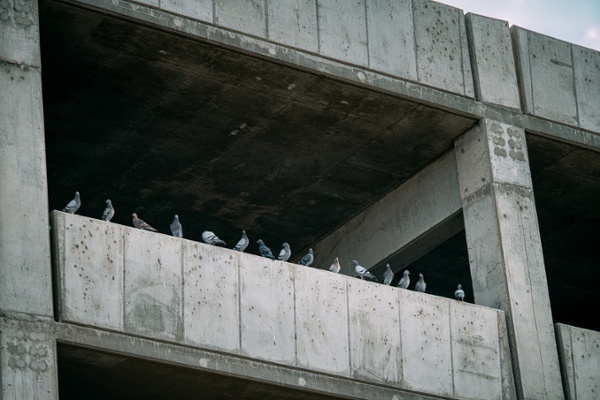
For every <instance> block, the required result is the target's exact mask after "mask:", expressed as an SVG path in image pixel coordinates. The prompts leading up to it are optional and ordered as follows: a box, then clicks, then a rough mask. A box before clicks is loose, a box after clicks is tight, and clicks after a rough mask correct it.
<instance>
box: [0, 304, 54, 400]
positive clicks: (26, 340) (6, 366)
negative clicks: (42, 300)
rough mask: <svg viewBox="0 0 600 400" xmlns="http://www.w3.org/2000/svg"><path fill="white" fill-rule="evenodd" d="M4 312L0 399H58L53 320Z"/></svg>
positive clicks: (0, 322)
mask: <svg viewBox="0 0 600 400" xmlns="http://www.w3.org/2000/svg"><path fill="white" fill-rule="evenodd" d="M8 314H9V315H7V314H4V313H2V315H0V366H1V368H0V382H1V383H2V391H1V392H0V398H2V399H3V400H22V399H32V400H52V399H58V381H57V368H56V340H55V335H56V329H55V326H54V321H49V320H47V319H39V318H36V317H31V316H26V315H24V314H13V315H10V313H8Z"/></svg>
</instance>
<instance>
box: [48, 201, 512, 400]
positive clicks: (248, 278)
mask: <svg viewBox="0 0 600 400" xmlns="http://www.w3.org/2000/svg"><path fill="white" fill-rule="evenodd" d="M53 220H54V221H55V222H57V221H58V222H57V223H56V225H55V227H54V229H56V230H57V236H56V238H57V242H56V246H57V248H59V249H60V248H63V249H66V248H68V251H67V250H63V251H64V254H65V257H64V258H58V260H57V261H58V262H59V264H58V265H57V266H56V267H57V269H58V275H59V279H60V281H61V283H62V284H61V294H60V296H59V304H58V306H59V317H60V319H61V321H62V320H63V318H62V310H68V312H69V318H70V319H69V322H73V323H76V324H83V325H90V324H89V323H88V322H87V321H89V317H88V315H87V314H88V310H87V308H90V309H93V310H94V313H97V314H98V315H104V313H105V312H110V310H112V309H113V307H112V306H111V305H110V304H107V303H106V302H103V301H102V300H101V296H100V293H101V290H102V287H101V286H100V285H99V286H98V288H97V290H96V293H89V294H88V295H87V296H86V298H85V299H83V301H82V298H81V295H79V294H80V293H82V292H85V289H88V291H90V290H91V291H93V290H94V287H95V286H94V285H88V284H87V282H86V281H85V280H83V279H81V278H80V277H79V276H78V275H76V274H72V273H71V272H70V269H71V268H72V265H73V261H71V258H73V259H74V260H77V262H79V260H81V259H83V258H85V254H87V253H88V252H89V251H93V249H90V248H89V246H88V249H86V248H85V246H81V245H80V243H79V244H78V242H77V241H76V240H73V239H72V238H73V235H74V233H77V232H81V233H82V234H85V233H86V232H88V231H90V232H96V228H97V226H99V227H100V228H99V229H100V230H101V229H105V227H106V226H110V227H114V229H115V230H116V231H119V232H120V231H122V232H123V238H122V241H123V245H122V247H123V249H124V250H123V252H124V254H125V256H124V257H123V262H124V266H123V273H124V277H125V278H124V279H125V281H124V285H123V288H124V289H123V293H122V298H121V299H120V300H121V301H122V302H123V305H124V306H123V309H124V311H125V312H124V315H123V319H124V320H123V323H122V329H115V324H113V323H110V321H109V320H105V321H107V322H106V323H107V326H101V325H102V324H100V323H96V324H94V325H95V326H96V327H97V328H100V329H102V328H106V329H110V330H113V331H121V332H123V333H124V334H126V335H134V336H142V337H145V338H150V339H152V338H156V339H160V340H161V341H168V342H172V343H175V345H173V346H175V347H177V346H179V345H184V346H186V348H187V349H189V348H190V347H193V348H202V349H207V350H210V351H218V352H224V353H226V354H229V356H226V357H225V356H223V357H225V358H228V359H231V358H232V357H240V356H242V358H244V359H247V358H248V357H249V358H252V361H251V362H252V363H259V364H260V363H263V362H264V363H268V364H276V365H277V366H280V367H281V368H291V369H293V370H294V371H297V372H295V374H300V375H298V376H296V380H297V381H296V383H295V384H300V386H303V385H305V384H306V381H303V380H301V379H299V378H300V377H302V376H303V374H305V372H300V371H309V370H310V371H312V372H311V374H317V375H318V374H320V373H324V374H326V375H330V376H335V377H336V379H340V378H343V379H347V378H352V379H354V380H356V381H360V382H364V383H365V384H376V385H384V386H385V387H388V388H395V389H396V390H409V391H412V392H416V393H420V394H421V395H424V396H426V395H429V396H450V397H456V398H473V399H474V398H476V395H477V394H478V393H482V391H483V390H487V392H488V393H494V396H496V394H502V395H498V396H496V397H494V398H502V399H504V398H507V399H510V398H515V397H514V390H512V389H511V385H510V375H511V372H510V370H507V369H506V365H502V363H501V362H500V360H501V359H503V358H504V354H506V353H507V352H508V342H507V340H506V337H505V336H504V331H500V330H499V329H498V325H499V324H501V323H502V321H503V318H504V314H503V313H502V312H499V311H497V310H493V309H490V308H484V307H479V306H473V305H471V304H467V303H458V302H456V301H455V300H450V299H447V298H443V297H437V296H431V295H427V294H421V293H417V292H414V291H400V290H399V289H396V288H394V287H386V286H381V285H379V284H375V283H370V282H366V281H360V280H358V279H355V278H352V277H349V276H346V275H342V274H332V273H330V272H328V271H322V270H319V269H315V268H306V267H303V266H300V265H297V264H290V263H287V262H281V261H273V260H268V259H265V258H262V257H258V256H254V255H251V254H243V253H238V252H235V251H232V250H229V249H223V248H218V247H214V246H208V245H205V244H201V243H195V242H192V241H189V240H186V239H178V238H173V237H169V236H166V235H163V234H160V233H152V232H146V231H140V230H136V229H134V228H129V227H123V226H119V225H117V224H114V223H110V224H107V223H105V222H103V221H100V220H92V219H90V218H87V217H81V216H78V215H70V214H65V213H62V212H54V218H53ZM60 221H62V222H60ZM84 225H85V228H84V227H83V226H84ZM65 227H67V228H68V229H65ZM61 229H62V230H61ZM67 240H68V241H67ZM86 240H87V238H86ZM84 243H86V242H85V241H84ZM90 243H91V242H90ZM108 245H110V246H111V248H112V249H118V246H117V247H115V246H113V244H111V243H105V244H104V247H105V248H104V249H101V250H100V251H99V253H100V254H102V256H101V257H100V258H105V263H107V264H110V260H109V258H108V257H104V255H105V254H107V253H108V252H109V250H108V249H107V246H108ZM77 246H79V247H77ZM98 247H102V244H98ZM134 249H135V250H134ZM84 251H85V254H84V253H83V252H84ZM62 263H64V264H62ZM97 268H101V267H97ZM181 271H184V272H183V274H182V273H181ZM77 286H84V287H85V288H84V289H82V288H77ZM181 298H183V299H184V300H183V306H181V300H180V299H181ZM372 298H375V299H376V301H373V300H372ZM94 299H99V300H96V301H92V300H94ZM103 308H105V310H103ZM238 310H239V311H238ZM78 315H80V316H81V318H78ZM475 321H477V322H475ZM213 323H214V326H213V325H212V324H213ZM473 323H476V325H475V326H473V328H471V327H470V326H471V324H473ZM69 329H71V328H69ZM72 329H75V328H72ZM103 335H105V334H103ZM109 336H110V335H109ZM125 337H128V336H125ZM221 338H222V340H220V339H221ZM238 338H239V346H238V342H237V340H238ZM96 340H97V341H98V343H100V344H101V343H103V342H104V340H105V339H103V338H102V337H101V336H98V337H96V338H95V339H94V341H96ZM86 341H89V338H87V339H86ZM86 341H83V343H82V344H86ZM129 343H130V340H129V339H127V340H124V341H123V342H121V343H120V344H119V346H120V347H119V351H124V352H126V353H127V352H129V351H130V349H129ZM87 345H89V346H92V345H93V346H97V344H93V343H91V342H87ZM173 346H171V347H168V348H169V349H173ZM150 347H152V349H150V350H149V351H150V352H151V351H160V350H159V349H157V347H156V345H152V346H150ZM100 348H105V349H107V350H109V349H111V344H110V343H105V344H104V345H100ZM194 351H196V352H197V351H198V350H194ZM136 352H139V350H136ZM466 353H469V354H476V355H481V356H484V358H485V362H481V363H478V364H477V365H476V368H477V371H478V374H479V375H477V374H475V373H474V370H473V369H472V368H471V367H472V366H471V364H470V362H471V361H470V360H465V357H466V356H463V355H464V354H466ZM141 356H142V357H150V358H153V357H155V356H156V355H154V356H151V355H150V353H144V352H142V353H141ZM179 356H180V355H179V350H177V351H175V352H173V353H170V352H169V353H166V354H165V355H163V356H162V357H163V361H167V362H175V363H183V364H186V363H187V362H186V361H185V360H186V359H187V358H186V357H187V356H186V357H184V358H183V359H181V360H180V359H179V358H177V357H179ZM213 357H214V355H212V356H202V357H201V358H199V359H195V360H194V361H193V362H194V365H195V366H198V363H199V365H200V367H202V368H207V367H208V366H209V365H212V361H211V360H212V359H213ZM198 360H200V361H198ZM222 361H223V360H221V361H219V362H222ZM238 362H239V361H235V363H238ZM246 362H250V361H246ZM220 365H222V364H220ZM261 365H262V364H261ZM215 368H217V369H218V370H222V368H225V367H223V366H219V364H218V363H217V365H215ZM227 368H230V366H227ZM277 368H279V367H277ZM277 368H275V367H274V370H277ZM470 368H471V369H470ZM250 375H251V376H250V378H251V377H252V376H253V375H252V374H250ZM463 375H464V376H463ZM268 376H269V375H268V374H267V376H265V377H263V378H262V380H267V381H270V380H271V378H269V377H268ZM277 379H280V378H277ZM302 379H306V378H304V377H303V378H302ZM277 382H279V381H277ZM301 382H304V383H301ZM473 385H476V386H477V387H476V388H474V387H473ZM337 390H338V389H331V391H330V392H329V393H331V394H343V392H337ZM366 397H370V396H366Z"/></svg>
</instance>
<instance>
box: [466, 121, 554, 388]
mask: <svg viewBox="0 0 600 400" xmlns="http://www.w3.org/2000/svg"><path fill="white" fill-rule="evenodd" d="M456 160H457V167H458V175H459V181H460V194H461V198H462V202H463V213H464V220H465V231H466V238H467V248H468V252H469V260H470V267H471V276H472V278H473V290H474V297H475V302H476V303H477V304H481V305H486V306H488V307H494V308H499V309H501V310H504V311H505V312H506V316H507V321H508V332H509V337H510V343H511V351H512V360H513V365H514V368H515V374H516V375H515V376H516V381H517V391H518V393H519V398H524V399H528V398H557V399H558V398H562V393H563V391H562V385H561V384H560V371H559V369H558V356H557V351H556V342H555V338H554V328H553V325H552V313H551V309H550V299H549V294H548V286H547V280H546V272H545V270H544V260H543V254H542V245H541V239H540V234H539V226H538V221H537V214H536V209H535V201H534V198H533V191H532V184H531V173H530V171H529V164H528V155H527V145H526V141H525V133H524V131H523V130H521V129H517V128H515V127H513V126H508V125H505V124H502V123H499V122H497V121H491V120H484V121H482V123H481V124H480V126H478V127H476V128H474V129H472V130H471V131H469V132H468V133H466V134H465V135H463V136H462V137H461V138H459V139H458V140H457V141H456Z"/></svg>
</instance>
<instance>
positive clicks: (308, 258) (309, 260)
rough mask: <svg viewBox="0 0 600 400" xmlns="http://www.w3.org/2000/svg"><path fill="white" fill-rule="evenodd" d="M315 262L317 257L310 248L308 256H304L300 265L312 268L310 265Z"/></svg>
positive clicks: (299, 262)
mask: <svg viewBox="0 0 600 400" xmlns="http://www.w3.org/2000/svg"><path fill="white" fill-rule="evenodd" d="M314 260H315V256H314V254H313V249H312V247H309V248H308V251H307V252H306V254H305V255H303V256H302V258H301V259H300V261H298V264H300V265H305V266H307V267H310V264H312V263H313V261H314Z"/></svg>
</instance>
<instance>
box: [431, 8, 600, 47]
mask: <svg viewBox="0 0 600 400" xmlns="http://www.w3.org/2000/svg"><path fill="white" fill-rule="evenodd" d="M435 1H436V2H438V3H444V4H448V5H451V6H454V7H457V8H461V9H463V10H464V13H465V14H467V13H468V12H472V13H474V14H479V15H485V16H487V17H492V18H496V19H502V20H504V21H508V23H509V25H510V26H512V25H517V26H520V27H521V28H525V29H529V30H531V31H535V32H539V33H542V34H544V35H548V36H552V37H554V38H557V39H561V40H565V41H567V42H571V43H575V44H578V45H580V46H584V47H587V48H590V49H594V50H598V51H600V0H435Z"/></svg>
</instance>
